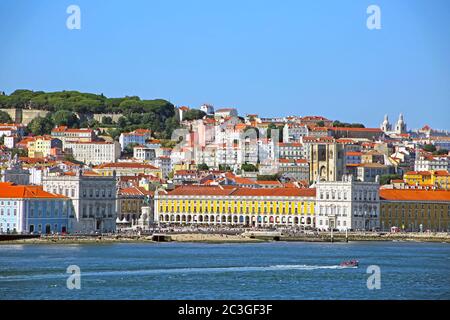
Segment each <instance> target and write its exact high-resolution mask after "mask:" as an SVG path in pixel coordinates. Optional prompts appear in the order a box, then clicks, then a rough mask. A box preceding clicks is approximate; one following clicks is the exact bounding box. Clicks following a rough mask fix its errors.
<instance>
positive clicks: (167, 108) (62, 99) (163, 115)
mask: <svg viewBox="0 0 450 320" xmlns="http://www.w3.org/2000/svg"><path fill="white" fill-rule="evenodd" d="M0 108H21V109H26V108H28V109H39V110H47V111H50V112H55V115H56V113H58V112H59V111H63V112H64V113H61V114H60V115H58V119H56V118H54V117H52V118H53V119H52V121H53V120H54V122H55V124H63V123H65V122H67V123H70V124H69V125H68V126H74V127H76V126H80V127H85V126H86V125H87V126H89V127H94V126H98V123H95V124H93V123H92V124H89V123H87V122H85V121H84V122H83V123H78V121H75V119H73V118H72V116H71V114H73V113H80V114H93V113H112V114H122V115H123V116H122V117H121V118H119V120H118V123H117V126H118V129H119V131H120V132H119V134H120V133H121V132H125V131H132V130H134V129H137V128H144V129H150V130H152V131H153V132H154V134H155V136H156V137H157V138H170V136H171V134H172V131H173V130H175V129H176V128H178V127H179V123H178V120H177V118H176V115H175V107H174V106H173V104H171V103H170V102H169V101H166V100H163V99H155V100H141V99H140V98H139V97H135V96H132V97H129V96H126V97H122V98H107V97H105V96H104V95H103V94H100V95H97V94H92V93H82V92H78V91H60V92H47V93H46V92H42V91H31V90H16V91H14V92H13V93H11V94H10V95H9V96H8V95H0ZM197 111H199V110H197ZM199 112H201V111H199ZM0 116H1V115H0ZM192 116H193V117H194V116H195V117H196V116H201V114H200V113H198V112H197V113H196V112H193V115H192ZM104 121H106V122H104V124H110V123H109V119H104ZM41 122H42V120H39V122H38V123H39V124H42V123H41ZM111 122H112V121H111ZM38 127H39V126H38V125H37V124H34V125H33V130H31V131H32V132H33V131H34V132H38V131H39V132H47V131H48V130H46V129H45V130H44V129H43V128H40V129H39V128H38ZM45 127H46V126H45ZM114 135H117V132H114Z"/></svg>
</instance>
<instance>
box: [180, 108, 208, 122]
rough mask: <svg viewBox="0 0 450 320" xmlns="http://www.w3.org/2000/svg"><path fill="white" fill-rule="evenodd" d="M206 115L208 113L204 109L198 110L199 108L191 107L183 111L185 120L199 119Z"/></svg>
mask: <svg viewBox="0 0 450 320" xmlns="http://www.w3.org/2000/svg"><path fill="white" fill-rule="evenodd" d="M204 116H206V113H204V112H203V111H201V110H198V109H190V110H188V111H186V112H185V113H183V120H188V121H192V120H198V119H202V118H203V117H204Z"/></svg>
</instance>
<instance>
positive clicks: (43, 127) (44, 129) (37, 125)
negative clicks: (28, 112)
mask: <svg viewBox="0 0 450 320" xmlns="http://www.w3.org/2000/svg"><path fill="white" fill-rule="evenodd" d="M53 126H54V123H53V120H52V119H51V117H45V118H42V117H36V118H34V119H33V120H31V122H30V123H29V124H28V126H27V127H28V130H29V131H30V132H31V133H32V134H33V135H38V136H39V135H43V134H50V133H51V131H52V129H53Z"/></svg>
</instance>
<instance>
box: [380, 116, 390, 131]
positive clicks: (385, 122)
mask: <svg viewBox="0 0 450 320" xmlns="http://www.w3.org/2000/svg"><path fill="white" fill-rule="evenodd" d="M380 129H381V130H383V132H389V131H391V130H392V126H391V124H390V123H389V118H388V115H387V114H385V115H384V120H383V122H382V123H381V125H380Z"/></svg>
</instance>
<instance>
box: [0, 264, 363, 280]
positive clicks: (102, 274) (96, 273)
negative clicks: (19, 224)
mask: <svg viewBox="0 0 450 320" xmlns="http://www.w3.org/2000/svg"><path fill="white" fill-rule="evenodd" d="M351 268H356V267H344V266H340V265H330V266H320V265H306V264H299V265H297V264H288V265H272V266H240V267H193V268H172V269H170V268H168V269H140V270H105V271H86V272H83V271H82V272H81V277H82V278H84V277H118V276H145V275H153V274H186V273H226V272H266V271H274V272H276V271H285V270H304V271H310V270H319V269H329V270H332V269H351ZM68 276H69V274H62V273H47V274H31V275H10V276H1V275H0V282H7V281H8V282H9V281H30V280H44V279H58V278H67V277H68Z"/></svg>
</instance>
